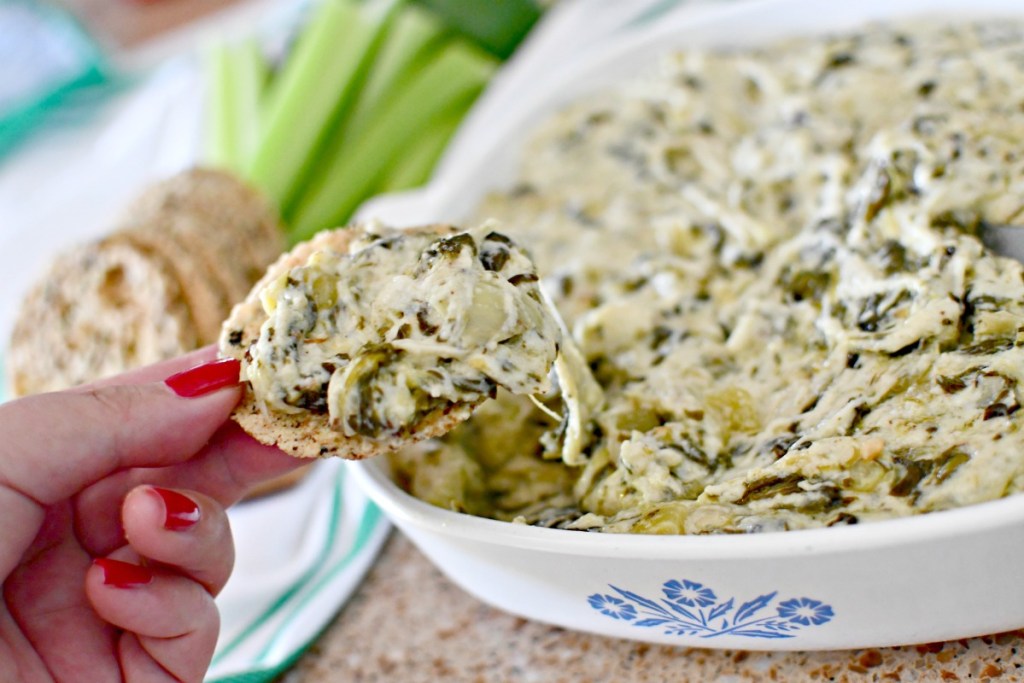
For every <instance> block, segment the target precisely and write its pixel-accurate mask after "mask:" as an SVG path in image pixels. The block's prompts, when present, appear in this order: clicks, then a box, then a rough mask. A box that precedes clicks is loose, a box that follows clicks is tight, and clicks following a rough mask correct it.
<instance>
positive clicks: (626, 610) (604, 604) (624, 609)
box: [587, 594, 636, 621]
mask: <svg viewBox="0 0 1024 683" xmlns="http://www.w3.org/2000/svg"><path fill="white" fill-rule="evenodd" d="M587 600H588V601H589V602H590V606H591V607H593V608H594V609H596V610H598V611H599V612H601V614H604V615H606V616H609V617H611V618H612V619H622V620H623V621H630V620H632V619H635V618H636V608H635V607H633V605H630V604H629V603H628V602H626V601H625V600H620V599H619V598H617V597H615V596H614V595H596V594H595V595H591V596H590V597H589V598H587Z"/></svg>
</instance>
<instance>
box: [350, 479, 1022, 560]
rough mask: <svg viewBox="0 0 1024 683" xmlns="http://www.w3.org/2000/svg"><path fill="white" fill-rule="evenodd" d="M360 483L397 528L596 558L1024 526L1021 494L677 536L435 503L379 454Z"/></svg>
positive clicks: (812, 551)
mask: <svg viewBox="0 0 1024 683" xmlns="http://www.w3.org/2000/svg"><path fill="white" fill-rule="evenodd" d="M348 465H349V467H350V468H352V473H353V475H354V476H355V477H356V478H357V479H358V480H359V483H360V486H361V487H362V488H363V490H364V491H366V493H367V495H369V496H370V497H371V498H372V499H373V500H374V502H376V503H377V504H378V505H380V506H381V508H383V509H384V511H385V512H387V514H388V516H389V517H391V519H392V521H394V522H395V524H397V525H399V526H404V525H410V526H415V527H418V528H419V529H422V530H424V531H429V532H432V533H434V534H436V535H439V536H447V537H457V538H460V539H464V540H467V541H475V542H480V543H485V544H489V545H501V546H509V547H517V548H533V549H535V550H539V551H546V552H553V553H562V554H569V555H590V556H595V557H601V556H614V557H622V556H623V553H624V552H626V553H628V554H627V555H626V556H628V557H631V558H640V557H643V558H650V559H687V560H716V559H737V558H751V559H754V558H757V559H771V558H791V557H795V556H802V557H807V556H810V555H825V554H836V553H844V552H855V551H856V552H860V551H863V550H869V549H882V548H886V547H892V546H908V545H913V544H926V543H929V542H933V541H948V540H950V539H953V538H956V537H958V536H961V535H979V534H983V533H986V532H988V533H991V532H997V531H999V530H1000V529H1002V528H1005V527H1011V526H1014V525H1024V494H1020V493H1018V494H1013V495H1011V496H1009V497H1007V498H1001V499H999V500H993V501H986V502H983V503H974V504H972V505H967V506H964V507H961V508H955V509H950V510H939V511H935V512H928V513H923V514H918V515H912V516H909V517H899V518H895V519H884V520H876V521H870V522H865V523H863V524H855V525H848V526H842V527H827V528H817V529H794V530H790V531H771V532H762V533H757V534H722V535H706V536H705V535H701V536H694V535H683V534H681V535H678V536H665V535H655V534H619V533H608V532H586V531H572V530H568V529H549V528H544V527H536V526H530V525H527V524H516V523H514V522H505V521H500V520H495V519H490V518H487V517H478V516H475V515H471V514H468V513H464V512H456V511H454V510H448V509H445V508H441V507H437V506H435V505H432V504H430V503H427V502H425V501H422V500H420V499H418V498H416V497H414V496H412V495H410V494H408V493H406V492H405V491H403V490H402V489H401V488H400V487H399V486H398V485H397V484H396V483H395V482H394V481H393V480H392V479H391V477H390V476H389V474H388V473H387V472H386V469H387V468H386V466H383V465H381V464H380V462H379V459H373V460H361V461H354V462H350V463H348Z"/></svg>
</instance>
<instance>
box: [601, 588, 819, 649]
mask: <svg viewBox="0 0 1024 683" xmlns="http://www.w3.org/2000/svg"><path fill="white" fill-rule="evenodd" d="M609 588H611V589H612V590H613V591H614V592H615V595H611V594H606V593H595V594H593V595H591V596H589V597H588V598H587V602H589V603H590V606H591V607H593V608H594V609H595V610H597V611H598V612H600V613H601V614H603V615H605V616H607V617H610V618H612V619H616V620H620V621H626V622H630V623H631V624H632V625H633V626H638V627H641V628H656V627H658V628H662V629H663V630H664V632H665V633H666V634H668V635H678V636H698V637H700V638H715V637H717V636H724V635H731V636H745V637H748V638H792V637H793V636H794V635H796V633H795V632H796V631H799V630H800V629H802V628H806V627H809V626H821V625H822V624H825V623H827V622H829V621H831V620H832V618H833V617H834V616H835V614H834V613H833V611H832V607H831V605H826V604H825V603H823V602H822V601H820V600H814V599H812V598H806V597H801V598H791V599H789V600H783V601H781V602H779V603H777V604H776V605H775V608H774V610H771V609H770V607H771V604H772V602H773V601H774V600H775V596H776V595H777V594H778V591H774V592H771V593H765V594H764V595H759V596H757V597H756V598H754V599H752V600H748V601H746V602H744V603H742V604H740V605H739V606H736V604H735V602H736V601H735V600H734V599H733V598H729V599H728V600H724V601H723V600H720V599H719V598H718V596H717V594H716V593H715V591H714V590H712V589H711V588H710V587H709V586H705V585H704V584H702V583H697V582H696V581H690V580H689V579H678V580H677V579H671V580H669V581H666V582H665V583H664V584H662V587H661V590H662V593H663V594H664V597H660V598H658V599H656V600H655V599H651V598H645V597H644V596H642V595H639V594H637V593H634V592H632V591H628V590H625V589H623V588H619V587H618V586H612V585H609Z"/></svg>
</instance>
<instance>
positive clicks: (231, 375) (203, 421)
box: [0, 360, 241, 505]
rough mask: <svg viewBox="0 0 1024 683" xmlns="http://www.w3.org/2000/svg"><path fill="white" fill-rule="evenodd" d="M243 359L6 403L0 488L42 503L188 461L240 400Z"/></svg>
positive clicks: (1, 419)
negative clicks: (120, 474) (121, 474)
mask: <svg viewBox="0 0 1024 683" xmlns="http://www.w3.org/2000/svg"><path fill="white" fill-rule="evenodd" d="M238 368H239V366H238V361H235V360H223V361H216V362H211V363H206V364H204V365H200V366H198V367H195V368H192V369H190V370H186V371H184V372H181V373H178V374H177V375H172V376H171V377H169V378H167V379H165V380H163V381H154V382H149V383H144V384H121V385H119V384H105V385H96V386H91V387H87V388H84V389H78V390H74V391H64V392H56V393H51V394H40V395H37V396H29V397H26V398H23V399H19V400H17V401H13V402H10V403H7V404H4V405H0V434H2V435H3V443H0V488H7V489H11V490H13V491H15V492H17V493H20V494H21V495H23V496H25V497H27V498H29V499H30V500H32V501H34V502H36V503H37V504H40V505H51V504H53V503H55V502H57V501H59V500H63V499H65V498H69V497H70V496H72V495H74V494H75V493H77V492H78V491H80V490H81V489H83V488H85V487H86V486H88V485H89V484H92V483H93V482H95V481H98V480H99V479H102V478H103V477H105V476H106V475H108V474H110V473H112V472H115V471H117V470H120V469H124V468H128V467H159V466H163V465H170V464H173V463H177V462H181V461H183V460H187V459H188V458H189V457H191V456H192V455H193V454H195V453H196V452H197V451H198V450H199V449H200V448H202V446H203V445H204V444H205V443H206V442H207V441H208V440H209V439H210V437H211V436H212V435H213V434H214V432H216V431H217V429H218V428H219V427H220V426H221V425H222V424H223V423H224V421H225V420H226V419H227V417H228V415H229V414H230V412H231V410H232V408H234V406H235V404H236V403H237V402H238V400H239V398H240V395H241V392H240V389H239V388H238V376H239V372H238Z"/></svg>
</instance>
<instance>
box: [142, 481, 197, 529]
mask: <svg viewBox="0 0 1024 683" xmlns="http://www.w3.org/2000/svg"><path fill="white" fill-rule="evenodd" d="M149 489H150V491H152V492H153V493H155V494H156V495H158V496H159V497H160V499H161V500H162V501H163V502H164V528H165V529H170V530H171V531H182V530H183V529H188V528H189V527H191V526H194V525H195V523H196V522H198V521H199V505H197V504H196V502H195V501H194V500H192V499H191V498H189V497H188V496H186V495H184V494H181V493H178V492H177V491H171V490H169V489H162V488H160V487H158V486H151V487H149Z"/></svg>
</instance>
